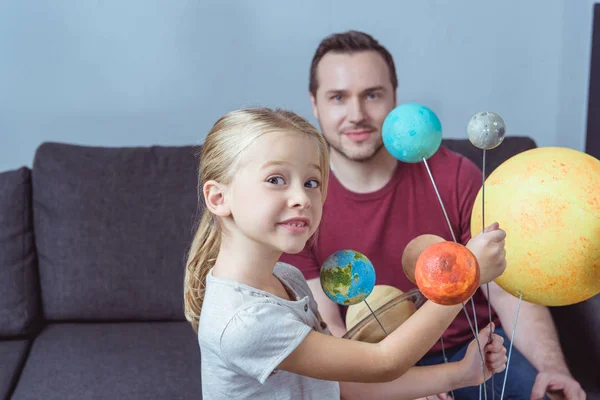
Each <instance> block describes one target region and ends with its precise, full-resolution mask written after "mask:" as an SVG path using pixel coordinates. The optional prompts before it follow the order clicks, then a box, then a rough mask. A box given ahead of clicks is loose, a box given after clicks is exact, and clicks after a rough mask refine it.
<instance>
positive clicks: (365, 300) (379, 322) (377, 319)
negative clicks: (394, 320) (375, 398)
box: [363, 299, 388, 336]
mask: <svg viewBox="0 0 600 400" xmlns="http://www.w3.org/2000/svg"><path fill="white" fill-rule="evenodd" d="M363 301H364V302H365V304H366V305H367V307H369V310H370V311H371V314H373V317H375V320H376V321H377V323H378V324H379V326H380V327H381V329H382V330H383V333H385V336H387V335H388V333H387V332H386V331H385V328H384V327H383V325H382V324H381V321H379V318H377V315H375V313H374V312H373V309H372V308H371V306H370V305H369V303H367V299H364V300H363Z"/></svg>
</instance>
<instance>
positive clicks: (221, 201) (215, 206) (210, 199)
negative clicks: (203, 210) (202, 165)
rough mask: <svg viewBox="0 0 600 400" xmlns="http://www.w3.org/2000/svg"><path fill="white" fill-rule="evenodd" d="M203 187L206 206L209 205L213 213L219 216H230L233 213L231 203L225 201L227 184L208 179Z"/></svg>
mask: <svg viewBox="0 0 600 400" xmlns="http://www.w3.org/2000/svg"><path fill="white" fill-rule="evenodd" d="M202 189H203V193H204V201H205V203H206V207H208V209H209V210H210V212H211V213H213V214H215V215H217V216H219V217H228V216H229V215H231V210H230V209H229V205H228V204H227V202H226V201H225V189H226V186H225V185H221V184H220V183H218V182H216V181H208V182H206V183H205V184H204V187H203V188H202Z"/></svg>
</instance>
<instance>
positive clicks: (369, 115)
mask: <svg viewBox="0 0 600 400" xmlns="http://www.w3.org/2000/svg"><path fill="white" fill-rule="evenodd" d="M316 75H317V81H318V89H317V93H316V97H315V96H313V95H311V102H312V106H313V114H314V116H315V118H316V119H317V120H318V121H319V125H320V127H321V131H322V132H323V136H324V137H325V139H326V140H327V142H328V143H329V146H330V147H331V151H332V152H336V153H338V154H339V155H342V156H343V157H346V158H348V159H350V160H354V161H368V160H370V159H372V158H373V157H374V156H375V155H376V154H377V153H378V152H379V151H380V150H381V149H382V148H383V140H382V137H381V127H382V125H383V121H384V120H385V118H386V117H387V115H388V114H389V113H390V111H392V110H393V109H394V107H395V106H396V94H395V93H394V89H393V87H392V82H391V79H390V71H389V69H388V66H387V64H386V63H385V61H384V59H383V57H381V56H380V55H379V54H378V53H377V52H375V51H363V52H358V53H353V54H341V53H332V52H330V53H327V54H326V55H325V56H324V57H323V58H322V59H321V61H320V62H319V64H318V67H317V73H316Z"/></svg>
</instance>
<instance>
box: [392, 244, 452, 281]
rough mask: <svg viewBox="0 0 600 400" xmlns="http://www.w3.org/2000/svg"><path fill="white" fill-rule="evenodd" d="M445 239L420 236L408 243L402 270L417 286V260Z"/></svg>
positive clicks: (403, 254)
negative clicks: (432, 246)
mask: <svg viewBox="0 0 600 400" xmlns="http://www.w3.org/2000/svg"><path fill="white" fill-rule="evenodd" d="M443 241H444V239H443V238H442V237H440V236H437V235H431V234H425V235H420V236H417V237H416V238H414V239H413V240H411V241H410V242H408V244H407V245H406V247H405V248H404V253H402V269H403V270H404V274H405V275H406V277H407V278H408V280H409V281H411V282H412V283H413V284H415V285H416V284H417V281H416V280H415V267H416V265H417V259H418V258H419V256H420V255H421V253H422V252H423V250H425V249H426V248H427V247H429V246H430V245H432V244H434V243H439V242H443Z"/></svg>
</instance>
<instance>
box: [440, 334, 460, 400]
mask: <svg viewBox="0 0 600 400" xmlns="http://www.w3.org/2000/svg"><path fill="white" fill-rule="evenodd" d="M440 343H441V345H442V356H443V357H444V364H448V357H446V350H445V349H444V336H440ZM450 394H451V395H452V399H455V398H456V397H454V390H452V389H450Z"/></svg>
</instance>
